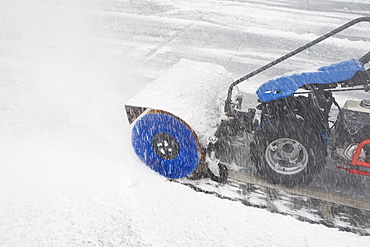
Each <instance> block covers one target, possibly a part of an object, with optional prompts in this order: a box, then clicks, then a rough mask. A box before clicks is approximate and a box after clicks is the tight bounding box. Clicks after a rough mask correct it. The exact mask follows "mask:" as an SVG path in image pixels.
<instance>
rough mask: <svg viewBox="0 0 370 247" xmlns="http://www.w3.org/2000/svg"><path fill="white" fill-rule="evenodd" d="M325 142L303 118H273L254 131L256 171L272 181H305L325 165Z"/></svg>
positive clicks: (253, 157) (282, 182)
mask: <svg viewBox="0 0 370 247" xmlns="http://www.w3.org/2000/svg"><path fill="white" fill-rule="evenodd" d="M326 155H327V151H326V145H325V143H324V141H323V139H322V137H321V136H319V134H317V133H316V132H315V131H314V130H312V129H310V128H309V127H308V126H307V125H306V124H305V122H304V121H303V120H298V119H286V120H275V121H271V122H269V123H266V124H264V125H263V126H262V127H260V128H259V129H258V130H257V131H256V133H255V139H254V141H253V143H252V144H251V159H252V161H253V162H255V164H256V168H257V172H258V173H259V174H260V175H261V176H262V177H263V178H264V179H266V180H268V181H269V182H271V183H273V184H280V185H284V186H287V187H294V186H297V185H300V184H308V183H310V182H311V181H312V179H313V178H314V176H315V175H317V174H318V173H320V172H321V170H322V169H323V167H324V166H325V157H326Z"/></svg>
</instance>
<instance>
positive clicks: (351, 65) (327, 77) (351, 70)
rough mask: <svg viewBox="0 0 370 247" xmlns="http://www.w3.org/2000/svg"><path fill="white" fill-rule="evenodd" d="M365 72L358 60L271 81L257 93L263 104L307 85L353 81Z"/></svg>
mask: <svg viewBox="0 0 370 247" xmlns="http://www.w3.org/2000/svg"><path fill="white" fill-rule="evenodd" d="M360 70H361V71H362V70H365V68H364V64H363V63H362V62H360V61H358V60H356V59H351V60H347V61H342V62H339V63H335V64H332V65H329V66H325V67H321V68H319V69H318V70H317V71H316V72H309V73H302V74H295V75H291V76H286V77H280V78H278V79H274V80H270V81H268V82H266V83H264V84H262V85H261V86H260V87H259V88H258V89H257V91H256V94H257V95H258V98H259V99H260V100H261V101H262V102H270V101H272V100H277V99H283V98H286V97H288V96H290V95H292V94H294V93H295V92H296V91H297V90H298V88H300V87H302V86H303V85H307V84H313V83H314V84H329V83H334V82H339V81H344V80H348V79H351V78H352V77H353V76H354V75H355V73H356V72H357V71H360Z"/></svg>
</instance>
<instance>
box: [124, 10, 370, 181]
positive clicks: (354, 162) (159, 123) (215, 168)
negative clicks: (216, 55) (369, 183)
mask: <svg viewBox="0 0 370 247" xmlns="http://www.w3.org/2000/svg"><path fill="white" fill-rule="evenodd" d="M359 22H370V17H361V18H357V19H354V20H352V21H350V22H348V23H346V24H344V25H342V26H340V27H338V28H337V29H334V30H333V31H331V32H329V33H327V34H325V35H323V36H321V37H319V38H317V39H315V40H313V41H311V42H309V43H307V44H306V45H304V46H302V47H299V48H298V49H296V50H294V51H292V52H290V53H288V54H286V55H284V56H282V57H280V58H278V59H276V60H274V61H272V62H271V63H269V64H267V65H265V66H263V67H261V68H259V69H257V70H255V71H253V72H251V73H249V74H247V75H246V76H243V77H242V78H240V79H238V80H236V81H234V82H232V83H231V85H230V86H229V85H228V82H230V79H229V75H228V74H227V72H226V71H225V69H224V68H223V67H222V66H218V65H214V64H209V63H200V62H193V61H188V60H182V61H180V62H179V63H178V64H176V65H175V66H174V67H173V68H171V69H170V70H169V71H168V72H167V73H165V74H164V75H163V76H161V77H160V78H158V79H157V80H155V81H154V82H152V83H150V84H148V85H147V87H146V88H145V89H144V90H143V91H142V92H140V93H139V94H138V95H136V96H134V97H133V98H132V99H130V100H129V101H128V102H127V103H126V104H125V108H126V112H127V116H128V119H129V122H130V123H132V124H133V130H132V145H133V147H134V150H135V152H136V154H137V155H138V156H139V158H140V159H141V160H142V161H143V162H144V163H145V164H146V165H148V166H149V167H150V168H151V169H153V170H154V171H156V172H158V173H159V174H161V175H163V176H166V177H168V178H173V179H176V178H182V177H186V176H189V175H190V174H192V173H193V172H194V171H195V170H197V171H199V170H201V171H205V172H206V173H208V175H209V176H210V178H211V179H213V180H215V181H218V182H223V181H225V180H226V179H227V176H228V170H227V168H226V166H225V165H224V164H223V163H222V162H220V160H222V155H227V153H226V154H223V153H222V151H220V149H221V148H220V145H219V141H218V140H220V139H222V138H223V137H225V136H226V137H228V138H232V137H234V136H241V135H240V132H244V133H248V135H249V136H250V135H252V138H249V139H250V140H247V141H248V142H249V149H246V151H245V153H244V154H243V155H245V157H246V158H245V160H248V161H250V163H251V164H253V165H254V166H255V167H256V168H257V171H258V173H259V174H260V176H262V177H263V178H265V179H267V180H268V181H270V182H272V183H275V184H282V185H285V186H296V185H299V184H303V183H305V184H307V183H309V182H310V181H311V180H312V179H313V178H314V176H316V175H317V174H319V173H320V171H321V170H322V168H323V167H324V165H325V158H326V157H327V156H328V152H330V157H331V158H332V159H333V160H334V161H335V162H336V164H337V167H338V168H340V169H344V170H346V171H348V172H350V173H353V174H358V175H365V176H370V99H369V98H368V99H361V100H359V101H351V100H348V101H347V102H346V103H345V104H344V106H343V107H340V106H339V104H338V103H337V102H336V100H335V98H334V97H333V92H339V91H349V90H364V91H368V90H369V80H370V71H369V70H368V69H366V68H365V64H366V63H368V62H369V61H370V52H369V53H367V54H365V55H364V56H362V57H361V58H358V59H350V60H345V61H340V62H337V63H334V64H331V65H328V66H325V67H321V68H319V69H317V70H316V71H313V72H307V73H300V74H292V75H290V76H285V77H280V78H278V79H273V80H270V81H268V82H266V83H264V84H262V85H261V86H260V87H259V88H258V90H257V92H256V94H250V93H242V92H238V93H237V94H236V95H234V94H233V89H234V87H235V86H236V85H238V84H239V83H241V82H243V81H245V80H247V79H250V78H251V77H253V76H255V75H257V74H259V73H260V72H262V71H265V70H267V69H269V68H271V67H272V66H274V65H276V64H278V63H280V62H282V61H284V60H286V59H288V58H290V57H292V56H294V55H296V54H298V53H300V52H302V51H304V50H306V49H308V48H310V47H312V46H314V45H316V44H318V43H320V42H322V41H323V40H325V39H327V38H329V37H331V36H333V35H335V34H337V33H339V32H341V31H343V30H345V29H347V28H349V27H351V26H353V25H354V24H356V23H359ZM225 85H226V86H225ZM337 87H341V88H337ZM225 98H226V101H224V99H225ZM333 105H334V106H336V107H337V108H338V109H339V113H338V116H337V118H336V120H335V121H334V124H333V125H332V126H330V124H329V123H330V120H329V116H330V114H329V113H330V110H331V108H332V106H333ZM256 112H258V114H256ZM243 165H244V164H243ZM193 174H194V173H193Z"/></svg>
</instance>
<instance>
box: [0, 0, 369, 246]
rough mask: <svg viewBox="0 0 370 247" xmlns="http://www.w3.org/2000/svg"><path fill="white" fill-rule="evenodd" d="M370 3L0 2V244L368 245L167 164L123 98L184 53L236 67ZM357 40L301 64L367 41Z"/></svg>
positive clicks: (357, 34) (282, 49)
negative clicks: (234, 197) (254, 203)
mask: <svg viewBox="0 0 370 247" xmlns="http://www.w3.org/2000/svg"><path fill="white" fill-rule="evenodd" d="M368 13H370V2H368V1H363V0H361V1H360V0H355V1H341V0H336V1H319V0H309V1H298V0H281V1H273V2H272V1H252V0H245V1H242V0H239V1H232V0H228V1H227V0H224V1H217V0H204V1H198V0H188V1H180V0H172V1H171V0H152V1H146V0H143V1H134V0H132V1H128V0H127V1H126V0H116V1H100V2H98V1H92V0H91V1H88V0H86V1H84V2H82V1H79V2H77V3H76V1H73V0H65V1H58V0H34V1H26V0H0V137H1V141H0V198H1V200H0V246H368V244H369V241H370V238H369V237H359V236H357V235H354V234H351V233H346V232H339V231H338V230H337V229H329V228H326V227H324V226H321V225H311V224H308V223H304V222H299V221H297V220H295V219H293V218H291V217H289V216H282V215H276V214H271V213H269V212H266V211H265V210H261V209H256V208H251V207H246V206H243V205H242V204H240V203H237V202H231V201H226V200H221V199H218V198H216V197H213V196H211V195H206V194H202V193H196V192H194V191H193V190H191V189H190V188H188V187H186V186H183V185H180V184H177V183H171V182H169V181H167V180H166V179H164V178H163V177H160V176H158V175H157V174H155V173H154V172H152V171H150V170H149V169H148V168H146V167H145V166H144V165H143V164H142V163H141V162H140V161H139V160H138V158H137V157H136V156H135V154H134V152H133V151H132V148H131V144H130V126H128V124H127V119H126V117H125V115H124V111H123V108H122V106H123V104H124V102H126V101H127V100H128V99H129V98H130V97H132V96H133V95H135V94H136V93H137V92H138V91H140V90H141V89H142V88H143V86H144V85H145V84H146V83H147V82H150V81H152V80H153V79H154V78H156V77H158V76H159V75H160V74H161V73H163V72H164V71H165V70H166V69H168V68H169V67H171V66H172V65H173V64H174V63H176V62H177V61H178V60H180V59H181V58H188V59H193V60H197V61H209V62H213V63H217V64H221V65H223V66H225V68H226V69H227V70H228V71H230V72H231V73H233V74H234V75H235V78H237V77H238V76H241V75H243V74H245V73H246V72H249V71H250V70H251V69H254V68H256V67H258V66H260V65H263V64H265V63H266V62H268V61H271V60H272V59H274V58H276V57H278V56H280V55H283V54H284V53H286V51H289V50H291V49H293V48H296V47H297V46H299V45H301V44H303V43H305V42H307V41H309V40H310V39H312V38H314V37H316V36H318V35H320V34H322V33H324V32H325V31H329V30H330V29H332V28H335V27H336V26H338V25H340V24H343V23H344V22H346V21H348V20H350V19H352V18H355V17H359V16H363V15H367V14H368ZM366 25H367V24H361V25H359V26H357V27H356V28H355V29H354V31H352V33H351V32H350V33H349V34H348V36H350V37H352V38H353V39H355V40H357V39H359V38H361V37H366V38H368V32H367V30H368V26H366ZM351 44H352V43H350V42H346V41H338V40H334V41H332V43H330V42H329V43H328V44H326V45H325V46H324V48H323V49H324V50H327V51H328V52H329V54H330V55H328V56H322V57H321V58H320V59H319V61H317V62H316V61H315V62H314V61H312V60H311V58H312V57H313V55H315V52H314V51H312V53H311V52H310V53H306V54H303V55H302V56H301V57H299V58H297V59H296V60H294V66H295V67H294V69H302V68H304V67H305V66H307V65H321V64H323V63H325V62H327V61H331V60H335V59H343V57H344V59H346V58H347V57H346V56H347V55H348V56H350V55H353V56H355V57H356V56H361V55H363V53H365V52H367V51H368V50H366V47H369V46H368V45H369V43H368V42H367V41H357V43H356V46H355V47H353V45H352V46H351ZM335 48H336V49H338V48H339V49H340V50H341V52H340V53H338V52H334V51H335V50H334V49H335ZM261 51H262V52H261ZM321 51H322V50H320V52H319V53H321ZM318 55H320V54H318ZM286 66H287V65H282V66H281V67H280V68H279V69H278V70H281V72H285V71H286V70H288V67H286ZM275 72H276V71H275ZM266 76H267V75H266ZM253 87H255V85H253V84H252V85H251V86H250V89H251V90H252V89H253ZM356 96H357V95H353V97H356ZM367 97H368V96H367Z"/></svg>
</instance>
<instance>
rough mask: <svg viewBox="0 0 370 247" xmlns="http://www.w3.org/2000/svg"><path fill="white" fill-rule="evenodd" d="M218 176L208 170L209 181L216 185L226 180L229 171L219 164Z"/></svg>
mask: <svg viewBox="0 0 370 247" xmlns="http://www.w3.org/2000/svg"><path fill="white" fill-rule="evenodd" d="M218 167H219V172H220V176H216V175H214V174H213V173H212V172H211V170H210V169H208V175H209V177H210V179H211V180H213V181H215V182H218V183H224V182H226V180H227V177H228V176H229V171H228V169H227V167H226V166H225V165H223V164H221V163H219V164H218Z"/></svg>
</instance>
